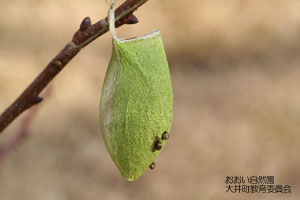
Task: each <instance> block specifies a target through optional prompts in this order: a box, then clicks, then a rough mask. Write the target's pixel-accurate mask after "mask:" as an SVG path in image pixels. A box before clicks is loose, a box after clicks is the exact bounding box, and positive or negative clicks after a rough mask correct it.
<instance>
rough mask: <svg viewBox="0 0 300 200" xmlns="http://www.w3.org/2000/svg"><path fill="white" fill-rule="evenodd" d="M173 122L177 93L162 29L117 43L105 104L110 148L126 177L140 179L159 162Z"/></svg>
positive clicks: (102, 120)
mask: <svg viewBox="0 0 300 200" xmlns="http://www.w3.org/2000/svg"><path fill="white" fill-rule="evenodd" d="M172 118H173V89H172V83H171V78H170V71H169V67H168V63H167V59H166V55H165V51H164V46H163V43H162V39H161V34H160V32H159V31H155V32H152V33H150V34H148V35H146V36H144V37H140V38H134V39H129V40H118V39H113V51H112V57H111V60H110V63H109V66H108V69H107V72H106V77H105V81H104V84H103V88H102V95H101V103H100V125H101V131H102V135H103V137H104V141H105V145H106V148H107V149H108V152H109V154H110V156H111V158H112V159H113V161H114V162H115V164H116V165H117V167H118V168H119V170H120V172H121V174H122V175H123V176H124V177H125V178H126V179H127V180H130V181H133V180H136V179H137V178H139V177H140V176H141V175H142V174H143V172H144V171H145V170H146V169H147V168H148V167H149V166H150V165H151V163H152V162H153V161H154V160H155V159H156V158H157V156H158V155H159V153H160V150H156V149H155V143H156V142H161V143H162V144H163V146H164V145H165V143H166V140H163V139H162V134H163V133H164V132H165V131H166V132H168V133H169V132H170V129H171V123H172Z"/></svg>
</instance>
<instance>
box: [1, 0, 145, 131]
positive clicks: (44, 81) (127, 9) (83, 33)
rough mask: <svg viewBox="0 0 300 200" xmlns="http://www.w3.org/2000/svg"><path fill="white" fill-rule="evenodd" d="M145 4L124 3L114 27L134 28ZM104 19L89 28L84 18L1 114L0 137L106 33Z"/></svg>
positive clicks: (140, 0)
mask: <svg viewBox="0 0 300 200" xmlns="http://www.w3.org/2000/svg"><path fill="white" fill-rule="evenodd" d="M147 1H148V0H126V1H125V2H124V3H123V4H122V5H120V6H119V7H118V8H117V9H116V11H115V15H116V19H115V22H116V27H120V26H122V25H123V24H135V23H137V22H138V20H137V18H136V17H135V16H134V15H133V14H132V13H133V12H134V11H135V10H136V9H137V8H138V7H140V6H141V5H143V4H144V3H145V2H147ZM108 29H109V28H108V22H107V17H106V18H105V19H102V20H100V21H98V22H97V23H95V24H93V25H91V20H90V18H89V17H86V18H85V19H84V20H83V21H82V23H81V25H80V29H79V30H78V31H77V32H76V33H75V34H74V36H73V39H72V41H71V42H69V43H68V44H67V45H66V46H65V47H64V48H63V49H62V50H61V51H60V52H59V53H58V54H57V55H56V56H55V57H54V58H53V59H52V60H51V61H50V62H49V63H48V65H47V66H46V67H45V69H44V70H43V71H42V72H41V73H40V74H39V75H38V76H37V78H36V79H35V80H34V81H33V82H32V83H31V84H30V85H29V86H28V87H27V88H26V89H25V90H24V92H23V93H22V94H21V95H20V96H19V97H18V98H17V99H16V100H15V101H14V102H13V103H12V104H11V105H10V106H9V107H8V108H7V109H6V110H5V111H4V112H3V113H2V114H1V116H0V133H1V132H2V131H3V130H4V129H5V128H6V127H7V126H8V125H9V124H10V123H11V122H12V121H13V120H15V119H16V118H17V117H18V116H19V115H20V114H21V113H22V112H24V111H25V110H27V109H29V108H30V107H31V106H33V105H36V104H38V103H40V102H41V100H42V99H41V98H40V97H39V96H38V95H39V94H40V93H41V92H42V91H43V89H44V88H45V87H46V86H47V85H48V84H49V83H50V81H51V80H52V79H53V78H54V77H55V76H56V75H57V74H58V73H59V72H60V71H61V70H62V69H63V68H64V67H65V66H66V65H67V64H68V63H69V62H70V60H71V59H72V58H73V57H74V56H76V55H77V53H78V52H79V51H80V50H81V49H82V48H83V47H85V46H86V45H88V44H89V43H91V42H92V41H94V40H95V39H96V38H98V37H100V36H101V35H103V34H104V33H106V32H107V31H108Z"/></svg>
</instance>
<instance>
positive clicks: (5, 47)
mask: <svg viewBox="0 0 300 200" xmlns="http://www.w3.org/2000/svg"><path fill="white" fill-rule="evenodd" d="M119 2H121V1H119ZM107 8H108V3H106V2H105V1H103V0H102V1H101V0H100V1H99V0H97V1H96V0H86V1H67V0H52V1H50V0H38V1H37V0H26V1H24V0H14V1H9V0H1V1H0V13H1V18H0V93H1V95H0V111H1V112H2V111H3V110H4V109H5V108H6V107H7V106H8V105H9V104H10V103H11V102H12V101H13V100H14V99H15V98H16V97H17V96H18V95H19V94H20V93H21V92H22V91H23V89H24V88H25V86H27V85H28V84H29V83H30V82H31V81H32V80H33V78H34V77H36V75H37V74H38V73H39V72H40V71H41V70H42V69H43V67H44V66H45V65H46V64H47V63H48V61H50V59H52V57H53V56H54V55H55V54H56V53H57V52H58V51H59V50H60V49H61V48H62V47H63V46H64V45H65V44H66V43H67V42H69V40H71V38H72V35H73V33H74V32H75V31H76V30H77V29H78V27H79V24H80V22H81V20H82V19H83V18H84V17H85V16H90V17H91V19H92V21H93V22H95V21H96V20H99V19H101V18H103V17H104V16H105V15H106V12H107ZM299 9H300V1H299V0H226V1H225V0H200V1H191V0H186V1H180V0H172V1H160V0H150V1H149V2H147V3H146V4H145V5H144V6H142V7H141V8H140V9H139V10H138V11H137V12H136V15H137V16H138V18H139V20H140V23H139V24H137V25H133V26H123V27H121V28H120V29H118V31H117V32H118V36H119V37H124V38H126V37H133V36H141V35H144V34H145V33H148V32H150V31H152V30H155V29H159V30H161V32H162V35H163V39H164V43H165V47H166V52H167V56H168V60H169V64H170V70H171V74H172V81H173V85H174V94H175V97H174V98H175V99H174V100H175V104H174V123H173V127H172V135H171V138H170V140H169V142H168V144H167V146H166V148H165V149H164V151H163V152H162V153H161V154H160V156H159V158H158V160H157V162H156V163H157V167H156V169H155V170H154V171H150V170H147V171H146V172H145V174H144V175H143V176H142V177H141V178H140V179H139V180H137V181H136V182H127V181H125V180H124V179H123V178H122V177H121V175H120V174H119V172H118V170H117V168H116V167H115V165H114V163H113V162H112V160H111V159H110V157H109V155H108V153H107V151H106V149H105V146H104V142H103V140H102V136H101V133H100V128H99V122H98V104H99V99H100V91H101V87H102V82H103V79H104V76H105V71H106V67H107V64H108V62H109V59H110V54H111V36H110V35H109V34H106V35H104V36H103V37H101V38H99V39H97V40H96V41H95V42H93V43H92V44H91V45H89V46H87V47H86V48H85V49H84V50H82V51H81V53H80V54H79V55H78V56H77V57H76V58H75V59H74V60H72V62H71V63H70V64H69V65H68V66H67V67H66V68H65V69H64V70H63V72H62V73H60V74H59V75H58V77H56V78H55V79H54V81H53V82H52V83H51V88H52V90H51V95H50V96H49V97H47V98H46V99H45V100H44V102H43V103H42V104H40V105H39V106H40V109H39V110H38V114H37V116H36V117H35V119H34V121H33V123H32V124H31V127H30V130H31V131H30V137H29V138H28V140H27V141H26V142H25V143H24V144H23V145H22V146H20V147H19V148H18V149H17V150H16V151H15V152H14V153H13V154H11V155H10V156H9V157H8V158H7V159H6V160H5V162H4V163H3V164H2V165H1V166H0V200H16V199H24V200H54V199H55V200H68V199H72V200H77V199H78V200H82V199H84V200H98V199H106V200H110V199H114V200H118V199H145V200H150V199H157V200H162V199H174V200H175V199H178V200H179V199H180V200H181V199H191V200H194V199H207V200H217V199H218V200H219V199H225V200H226V199H239V200H244V199H245V200H248V199H264V200H271V199H272V200H276V199H280V200H287V199H289V200H296V199H298V197H297V196H299V195H300V188H299V187H300V181H299V178H300V171H299V168H300V160H299V157H298V154H299V144H300V135H299V130H300V93H299V89H300V84H299V75H300V66H299V65H300V58H299V54H300V12H299ZM25 115H26V114H23V115H22V116H21V117H20V118H18V119H17V120H16V121H15V122H14V123H13V124H12V125H11V126H10V127H9V128H7V129H6V130H5V132H4V133H3V134H2V135H1V137H0V144H5V143H6V141H8V140H10V139H11V138H13V137H14V136H15V135H16V133H17V131H18V130H19V128H20V122H21V120H22V118H23V117H24V116H25ZM252 175H255V176H275V184H280V185H281V184H282V185H286V184H288V185H291V186H292V194H260V195H255V194H248V195H245V194H228V193H227V194H226V193H225V177H226V176H245V177H246V176H252Z"/></svg>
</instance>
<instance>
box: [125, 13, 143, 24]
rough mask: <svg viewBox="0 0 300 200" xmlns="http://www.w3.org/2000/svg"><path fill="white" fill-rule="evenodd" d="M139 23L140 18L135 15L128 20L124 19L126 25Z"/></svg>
mask: <svg viewBox="0 0 300 200" xmlns="http://www.w3.org/2000/svg"><path fill="white" fill-rule="evenodd" d="M138 22H139V20H138V18H137V17H136V16H134V15H133V14H131V15H129V16H128V17H127V18H126V19H123V23H124V24H136V23H138Z"/></svg>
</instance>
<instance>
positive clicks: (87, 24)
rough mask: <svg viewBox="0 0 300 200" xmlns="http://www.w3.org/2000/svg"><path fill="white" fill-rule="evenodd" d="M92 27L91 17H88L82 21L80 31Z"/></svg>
mask: <svg viewBox="0 0 300 200" xmlns="http://www.w3.org/2000/svg"><path fill="white" fill-rule="evenodd" d="M91 25H92V23H91V19H90V18H89V17H86V18H84V19H83V20H82V22H81V24H80V28H79V30H80V31H84V30H86V29H87V28H88V27H90V26H91Z"/></svg>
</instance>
